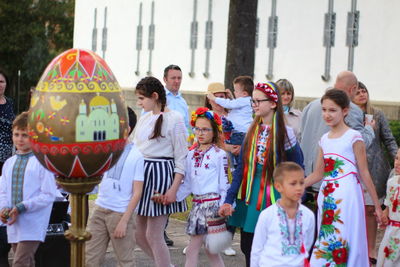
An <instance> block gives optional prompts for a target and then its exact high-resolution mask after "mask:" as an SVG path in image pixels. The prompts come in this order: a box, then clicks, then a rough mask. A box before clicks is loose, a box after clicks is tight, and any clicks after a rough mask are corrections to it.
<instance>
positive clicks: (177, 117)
mask: <svg viewBox="0 0 400 267" xmlns="http://www.w3.org/2000/svg"><path fill="white" fill-rule="evenodd" d="M159 116H160V114H156V115H153V112H148V113H146V114H144V115H142V116H141V117H140V119H139V122H138V123H137V125H136V131H135V135H134V143H135V144H136V146H137V148H138V149H139V151H140V152H141V153H142V154H143V156H144V157H145V158H166V157H167V158H173V159H174V163H175V169H174V172H177V173H181V174H185V159H186V155H187V152H188V149H187V131H186V128H185V122H184V121H183V117H182V115H181V114H179V113H178V112H177V111H174V110H171V111H168V112H164V113H163V122H162V127H161V135H162V137H158V138H156V139H149V138H150V136H152V134H153V131H154V125H155V123H156V120H157V119H158V117H159Z"/></svg>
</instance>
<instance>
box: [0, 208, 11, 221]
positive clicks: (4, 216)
mask: <svg viewBox="0 0 400 267" xmlns="http://www.w3.org/2000/svg"><path fill="white" fill-rule="evenodd" d="M8 218H10V209H9V208H4V209H2V210H1V211H0V220H1V222H2V223H7V220H8Z"/></svg>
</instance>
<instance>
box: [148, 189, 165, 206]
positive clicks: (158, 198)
mask: <svg viewBox="0 0 400 267" xmlns="http://www.w3.org/2000/svg"><path fill="white" fill-rule="evenodd" d="M151 200H153V201H154V202H155V203H158V204H161V203H163V201H164V195H161V194H160V193H158V192H157V191H154V193H153V196H152V197H151Z"/></svg>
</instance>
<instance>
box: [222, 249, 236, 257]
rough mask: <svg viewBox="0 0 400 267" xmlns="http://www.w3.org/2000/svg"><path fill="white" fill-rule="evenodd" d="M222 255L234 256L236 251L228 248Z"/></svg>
mask: <svg viewBox="0 0 400 267" xmlns="http://www.w3.org/2000/svg"><path fill="white" fill-rule="evenodd" d="M224 254H225V255H226V256H235V255H236V251H235V250H234V249H233V248H232V247H229V248H227V249H225V250H224Z"/></svg>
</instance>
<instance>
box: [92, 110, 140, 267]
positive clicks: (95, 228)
mask: <svg viewBox="0 0 400 267" xmlns="http://www.w3.org/2000/svg"><path fill="white" fill-rule="evenodd" d="M128 115H129V127H130V131H129V134H131V132H132V131H133V128H134V127H135V124H136V115H135V113H134V112H133V110H131V109H130V108H128ZM143 167H144V159H143V156H142V154H141V153H140V152H139V150H138V149H137V148H136V147H135V146H134V144H133V143H130V144H127V145H126V146H125V149H124V152H123V153H122V155H121V157H120V158H119V160H118V162H117V164H115V166H114V167H112V168H111V169H110V170H108V171H107V172H106V173H105V174H104V176H103V180H102V181H101V183H100V187H99V194H98V197H97V200H96V206H95V208H94V211H93V215H92V216H91V218H90V220H89V225H88V231H89V232H90V233H91V234H92V238H91V239H90V240H89V241H88V242H86V267H92V266H93V267H98V266H100V265H101V262H102V261H103V259H104V255H105V254H106V250H107V246H108V243H109V241H110V240H111V243H112V245H113V248H114V252H115V256H116V257H117V261H118V266H120V267H123V266H134V249H135V240H134V232H133V231H134V228H135V225H134V219H133V211H134V210H135V209H136V205H137V204H138V202H139V200H140V197H141V195H142V188H143V179H144V172H143Z"/></svg>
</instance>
